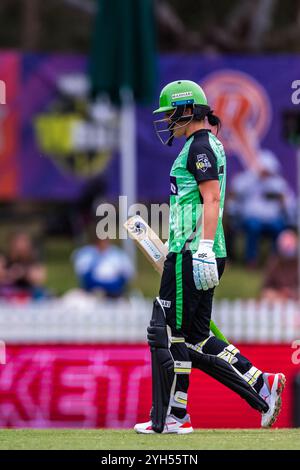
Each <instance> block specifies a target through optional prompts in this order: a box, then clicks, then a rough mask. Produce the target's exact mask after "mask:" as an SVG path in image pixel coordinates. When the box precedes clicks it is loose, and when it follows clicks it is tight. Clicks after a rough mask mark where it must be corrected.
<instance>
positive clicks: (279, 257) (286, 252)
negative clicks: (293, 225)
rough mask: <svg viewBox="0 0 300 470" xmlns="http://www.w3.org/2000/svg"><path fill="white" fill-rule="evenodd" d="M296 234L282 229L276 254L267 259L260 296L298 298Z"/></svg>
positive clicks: (277, 298)
mask: <svg viewBox="0 0 300 470" xmlns="http://www.w3.org/2000/svg"><path fill="white" fill-rule="evenodd" d="M297 250H298V236H297V234H296V233H295V232H294V231H293V230H284V231H283V232H282V233H281V234H280V235H279V237H278V239H277V252H278V253H277V254H276V255H273V256H272V257H271V259H270V260H269V263H268V265H267V268H266V271H265V274H264V282H263V289H262V293H261V296H262V298H264V299H269V300H280V299H281V300H282V299H297V298H298V282H299V281H298V257H297Z"/></svg>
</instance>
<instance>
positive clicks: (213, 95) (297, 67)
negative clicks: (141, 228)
mask: <svg viewBox="0 0 300 470" xmlns="http://www.w3.org/2000/svg"><path fill="white" fill-rule="evenodd" d="M4 59H5V60H4ZM16 64H18V65H17V66H16ZM159 64H160V66H159V69H160V83H158V84H157V99H156V100H155V101H154V103H153V107H147V108H142V107H139V106H137V112H136V115H137V185H138V200H139V201H147V200H152V201H162V200H167V198H168V194H169V171H170V167H171V164H172V161H173V159H174V158H175V157H176V155H177V153H178V151H179V150H180V147H181V146H182V145H183V142H182V141H179V142H175V143H174V145H173V146H172V147H166V146H163V145H162V144H161V143H160V142H159V140H158V139H157V137H156V135H155V132H154V128H153V115H152V109H153V108H154V107H157V104H158V96H159V91H160V89H161V87H162V86H164V85H165V84H166V83H168V82H170V81H174V80H178V79H188V80H193V81H196V82H198V83H200V84H201V85H202V86H203V87H204V89H205V92H206V94H207V97H208V101H209V104H210V105H211V107H212V108H213V109H214V110H215V113H216V114H218V115H219V116H220V117H221V118H222V122H223V126H222V130H221V132H220V134H219V137H220V139H221V141H222V142H223V144H224V146H225V150H226V153H227V157H228V177H229V178H228V179H229V184H230V180H231V178H232V176H233V175H235V174H236V173H237V172H238V171H242V170H243V169H247V168H253V169H254V170H255V169H256V168H258V166H259V158H260V157H259V156H260V152H262V151H263V150H271V151H272V152H273V154H274V155H275V157H276V158H277V159H278V160H279V162H280V172H281V174H282V175H283V176H284V177H285V178H286V179H287V181H288V182H289V184H290V185H291V187H292V188H293V189H294V190H296V183H297V181H296V180H297V174H296V150H295V148H293V147H292V146H291V145H289V144H288V143H287V142H286V141H285V140H284V138H283V135H282V115H283V112H285V111H287V110H297V105H295V104H293V103H292V99H291V97H292V93H293V89H292V82H293V81H294V80H297V79H300V57H298V56H295V55H294V56H293V55H290V56H283V55H276V56H275V55H274V56H249V57H239V56H212V57H207V56H201V55H178V54H177V55H168V56H161V57H160V61H159ZM86 70H87V60H86V59H85V58H83V57H81V56H74V55H30V54H25V55H21V54H17V53H10V61H8V60H7V53H1V54H0V72H1V73H2V74H6V75H5V77H7V76H14V77H15V78H14V80H15V82H16V83H18V87H17V88H15V91H14V94H12V95H11V96H13V98H12V99H11V100H8V101H7V104H6V107H5V113H2V114H0V124H2V127H1V131H2V134H3V135H2V141H3V142H4V143H5V142H6V143H7V142H10V141H12V135H14V136H15V137H14V138H13V141H14V142H15V145H14V148H12V147H9V150H6V153H5V155H4V153H3V154H1V148H0V173H1V174H4V173H3V171H4V170H5V172H6V173H7V174H8V171H11V172H12V171H14V172H15V174H16V175H17V176H16V178H14V179H11V182H10V186H9V188H8V189H6V190H5V191H6V192H3V194H2V193H1V189H0V197H1V198H10V199H13V198H20V197H21V198H26V199H41V200H47V199H56V200H74V199H76V198H77V197H78V196H79V195H80V193H81V191H82V189H83V187H84V185H85V184H87V183H88V182H89V181H90V180H91V179H93V178H95V177H97V175H102V176H103V180H105V181H106V186H107V197H108V198H109V199H114V200H115V199H117V197H118V196H119V194H120V186H119V167H120V161H119V159H120V156H119V154H118V152H116V148H114V149H113V150H112V142H111V141H112V140H113V138H114V137H113V134H112V135H111V136H110V139H111V140H110V141H109V139H108V134H109V132H108V131H105V130H103V125H101V116H100V114H99V112H98V111H99V109H98V108H97V109H96V108H95V106H94V105H92V103H90V102H89V99H88V81H87V75H86ZM0 80H1V76H0ZM299 106H300V105H298V107H299ZM10 116H14V119H11V120H10V121H8V119H9V117H10ZM99 116H100V117H99ZM4 119H6V125H5V126H4V125H3V122H4V121H3V120H4ZM7 122H8V123H9V124H10V125H7ZM116 145H117V135H115V142H114V145H113V147H116ZM4 147H5V146H4ZM9 152H10V153H9ZM8 155H11V157H10V159H9V161H8ZM8 165H11V168H10V169H9V168H8ZM99 181H100V180H99ZM99 184H100V183H99Z"/></svg>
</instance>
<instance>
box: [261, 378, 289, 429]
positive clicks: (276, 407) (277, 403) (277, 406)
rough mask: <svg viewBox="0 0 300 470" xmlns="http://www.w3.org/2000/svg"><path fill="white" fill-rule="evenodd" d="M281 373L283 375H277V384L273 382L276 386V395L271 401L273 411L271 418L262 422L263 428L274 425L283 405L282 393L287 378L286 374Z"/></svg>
mask: <svg viewBox="0 0 300 470" xmlns="http://www.w3.org/2000/svg"><path fill="white" fill-rule="evenodd" d="M280 375H281V377H280V378H279V377H278V376H277V377H276V379H275V381H276V382H277V383H276V382H275V384H273V387H274V385H275V386H276V395H275V396H274V397H273V398H271V403H270V408H271V409H273V413H272V414H271V416H270V419H269V420H268V421H267V422H266V423H262V427H263V428H270V427H271V426H273V424H274V423H275V421H276V419H277V418H278V415H279V413H280V410H281V406H282V399H281V395H282V392H283V390H284V387H285V383H286V378H285V375H284V374H280Z"/></svg>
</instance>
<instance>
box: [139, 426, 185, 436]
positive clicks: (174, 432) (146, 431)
mask: <svg viewBox="0 0 300 470" xmlns="http://www.w3.org/2000/svg"><path fill="white" fill-rule="evenodd" d="M133 429H134V430H135V432H136V433H138V434H159V433H156V432H155V431H152V429H139V428H137V427H136V426H134V428H133ZM191 432H194V429H193V428H182V429H176V430H175V429H174V430H171V429H168V430H167V429H164V430H163V432H162V433H161V434H190V433H191Z"/></svg>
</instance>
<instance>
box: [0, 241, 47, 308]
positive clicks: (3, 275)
mask: <svg viewBox="0 0 300 470" xmlns="http://www.w3.org/2000/svg"><path fill="white" fill-rule="evenodd" d="M46 277H47V275H46V268H45V266H44V265H43V264H42V263H41V261H40V260H39V258H38V255H37V253H36V250H35V249H34V247H33V241H32V239H31V237H30V236H29V235H28V234H27V233H26V232H17V233H15V234H14V235H13V236H12V237H11V238H10V240H9V244H8V250H7V253H6V254H5V255H2V256H1V258H0V285H1V287H0V295H1V296H2V297H5V298H33V299H38V298H43V297H45V296H47V295H48V294H47V291H46V289H45V287H44V284H45V282H46Z"/></svg>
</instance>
